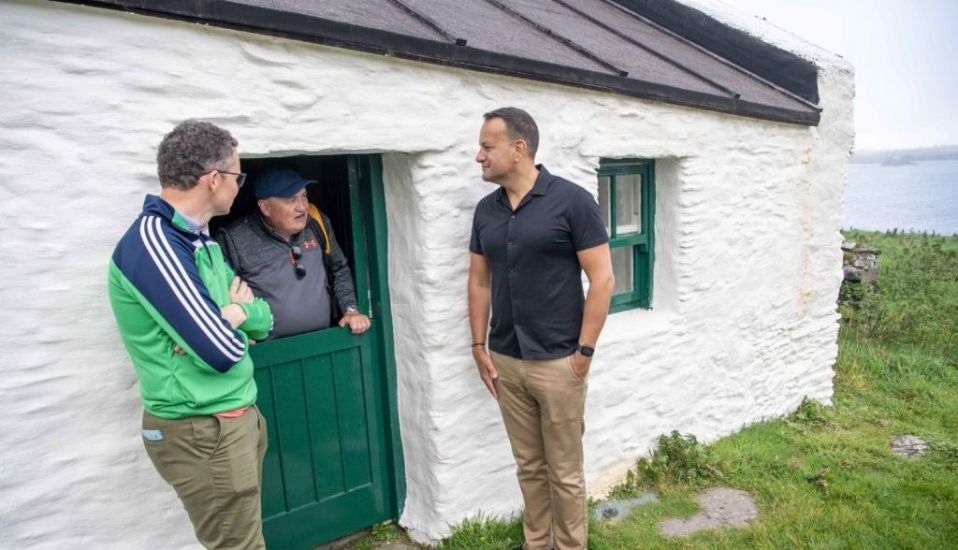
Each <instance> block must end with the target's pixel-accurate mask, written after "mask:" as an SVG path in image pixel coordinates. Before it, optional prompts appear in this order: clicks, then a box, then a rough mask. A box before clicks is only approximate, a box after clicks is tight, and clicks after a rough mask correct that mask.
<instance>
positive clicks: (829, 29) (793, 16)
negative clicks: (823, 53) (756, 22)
mask: <svg viewBox="0 0 958 550" xmlns="http://www.w3.org/2000/svg"><path fill="white" fill-rule="evenodd" d="M725 2H726V3H729V4H732V5H735V6H737V7H738V9H739V10H741V11H743V12H745V13H750V14H754V15H759V16H762V17H765V18H766V19H767V20H768V21H769V22H771V23H774V24H775V25H777V26H779V27H782V28H785V29H787V30H789V31H791V32H792V33H794V34H797V35H799V36H801V37H802V38H805V39H807V40H808V41H810V42H813V43H815V44H816V45H818V46H821V47H823V48H825V49H826V50H830V51H832V52H835V53H837V54H840V55H841V56H842V57H844V58H846V59H848V60H849V61H851V62H852V64H853V65H854V66H855V88H856V94H855V130H856V137H855V147H856V149H858V150H864V149H893V148H906V147H924V146H928V145H945V144H958V0H910V1H906V0H725Z"/></svg>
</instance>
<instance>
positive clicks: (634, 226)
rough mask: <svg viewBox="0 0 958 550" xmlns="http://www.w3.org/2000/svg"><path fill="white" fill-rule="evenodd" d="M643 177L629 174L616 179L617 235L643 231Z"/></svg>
mask: <svg viewBox="0 0 958 550" xmlns="http://www.w3.org/2000/svg"><path fill="white" fill-rule="evenodd" d="M641 185H642V176H641V175H640V174H627V175H622V176H617V177H616V178H615V227H616V229H617V234H619V235H621V234H623V233H638V232H639V231H641V230H642V229H641V228H642V214H641V212H642V208H641V206H642V187H641Z"/></svg>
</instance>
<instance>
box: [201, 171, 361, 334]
mask: <svg viewBox="0 0 958 550" xmlns="http://www.w3.org/2000/svg"><path fill="white" fill-rule="evenodd" d="M310 183H315V182H314V181H311V180H306V179H304V178H303V177H302V176H301V175H299V173H298V172H296V171H295V170H293V169H292V168H286V167H278V168H271V169H269V170H267V171H266V172H264V173H263V174H261V175H260V176H259V178H257V180H256V182H255V188H254V194H255V196H256V199H257V201H256V205H257V207H258V209H259V212H253V213H250V214H249V215H247V216H246V217H244V218H242V219H239V220H237V221H235V222H233V223H231V224H230V225H229V226H227V227H225V228H223V229H220V230H219V232H217V235H216V240H217V241H219V243H220V245H221V246H222V247H223V252H224V254H225V256H226V258H227V260H229V262H230V264H232V266H233V268H234V269H235V270H236V273H237V275H239V276H240V277H241V278H243V280H245V281H247V283H248V284H249V286H250V288H252V289H253V293H254V294H255V295H256V296H259V297H262V298H263V299H265V300H266V301H267V302H269V305H270V307H271V308H272V311H273V319H274V325H273V330H272V331H271V332H270V335H269V338H271V339H272V338H280V337H283V336H290V335H293V334H301V333H304V332H311V331H314V330H319V329H324V328H327V327H329V326H330V325H331V324H332V323H333V322H335V321H336V320H337V319H338V323H339V326H346V325H349V328H350V330H351V331H352V333H353V334H362V333H363V332H366V330H368V329H369V317H367V316H365V315H363V314H362V313H360V312H359V311H358V309H357V302H356V290H355V287H354V285H353V276H352V273H351V272H350V270H349V262H348V261H347V260H346V256H345V255H344V254H343V251H342V250H341V249H340V248H339V244H338V243H337V242H336V237H335V235H334V234H333V229H332V225H331V224H330V221H329V218H327V217H326V216H325V215H323V214H319V215H320V216H321V219H322V224H320V223H319V222H318V221H317V220H315V219H313V218H312V217H311V216H310V212H309V208H310V204H309V201H308V199H307V198H306V186H307V185H309V184H310Z"/></svg>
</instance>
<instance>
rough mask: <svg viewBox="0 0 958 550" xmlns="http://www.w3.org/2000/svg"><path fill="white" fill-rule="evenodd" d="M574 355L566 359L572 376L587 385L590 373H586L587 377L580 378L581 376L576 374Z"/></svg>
mask: <svg viewBox="0 0 958 550" xmlns="http://www.w3.org/2000/svg"><path fill="white" fill-rule="evenodd" d="M572 355H575V353H573V354H572ZM572 355H570V356H568V357H566V364H568V365H569V372H570V373H571V374H572V377H573V378H575V379H576V380H578V381H579V382H582V383H585V379H586V377H588V376H589V373H588V372H586V373H585V376H579V374H578V373H576V372H575V367H573V366H572Z"/></svg>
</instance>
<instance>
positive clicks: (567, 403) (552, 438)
mask: <svg viewBox="0 0 958 550" xmlns="http://www.w3.org/2000/svg"><path fill="white" fill-rule="evenodd" d="M491 355H492V361H493V364H495V366H496V369H497V370H498V371H499V378H498V379H497V380H496V392H497V393H498V395H499V409H500V410H501V411H502V420H503V422H504V423H505V426H506V432H507V433H508V434H509V443H510V444H511V445H512V454H513V456H514V457H515V459H516V475H517V477H518V478H519V488H520V489H521V490H522V498H523V500H524V502H525V511H524V512H523V516H522V526H523V530H524V532H525V539H526V542H525V549H526V550H548V549H549V548H552V547H553V545H554V548H556V549H557V550H584V549H585V547H586V540H587V539H588V521H587V520H586V517H587V512H586V492H585V476H584V475H583V472H582V434H583V433H584V431H585V421H584V413H585V395H586V389H587V387H588V384H587V381H586V380H584V379H582V378H579V376H578V375H576V374H575V373H574V372H573V371H572V363H571V356H570V357H562V358H560V359H551V360H547V361H523V360H521V359H516V358H514V357H509V356H508V355H502V354H498V353H492V354H491Z"/></svg>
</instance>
